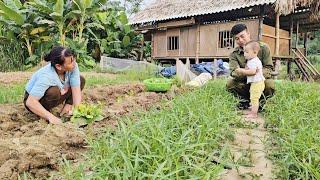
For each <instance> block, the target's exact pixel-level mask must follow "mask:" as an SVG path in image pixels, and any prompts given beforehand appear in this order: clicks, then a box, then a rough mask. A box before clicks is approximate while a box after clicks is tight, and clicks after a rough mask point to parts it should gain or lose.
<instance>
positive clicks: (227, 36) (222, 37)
mask: <svg viewBox="0 0 320 180" xmlns="http://www.w3.org/2000/svg"><path fill="white" fill-rule="evenodd" d="M219 48H234V38H233V37H232V35H231V32H230V31H220V32H219Z"/></svg>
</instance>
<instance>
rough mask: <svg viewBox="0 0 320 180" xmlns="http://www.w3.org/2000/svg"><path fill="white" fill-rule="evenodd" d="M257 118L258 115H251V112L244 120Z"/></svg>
mask: <svg viewBox="0 0 320 180" xmlns="http://www.w3.org/2000/svg"><path fill="white" fill-rule="evenodd" d="M257 117H258V114H256V113H252V112H250V113H249V114H247V115H246V118H257Z"/></svg>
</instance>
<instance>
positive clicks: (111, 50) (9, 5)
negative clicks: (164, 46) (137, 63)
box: [0, 0, 142, 67]
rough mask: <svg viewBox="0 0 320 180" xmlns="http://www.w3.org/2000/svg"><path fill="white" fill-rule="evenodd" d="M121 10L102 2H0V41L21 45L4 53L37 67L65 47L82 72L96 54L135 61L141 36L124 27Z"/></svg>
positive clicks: (46, 0) (128, 27) (104, 0)
mask: <svg viewBox="0 0 320 180" xmlns="http://www.w3.org/2000/svg"><path fill="white" fill-rule="evenodd" d="M124 10H125V9H124V8H123V7H121V6H120V5H119V3H116V2H113V1H110V2H109V1H108V0H29V1H27V2H25V3H21V2H20V1H19V0H1V1H0V27H1V30H0V39H1V40H6V42H17V43H18V44H23V49H24V51H23V50H20V51H19V52H17V51H11V52H7V53H9V54H10V53H18V55H17V56H21V55H20V54H21V53H22V52H23V53H24V57H27V59H26V60H25V61H24V64H25V65H35V64H37V63H38V62H39V61H40V60H41V57H42V56H43V54H44V53H46V52H47V51H48V50H49V49H51V47H52V46H54V45H64V46H69V47H70V48H71V49H72V50H73V51H74V52H75V53H76V54H77V58H78V62H79V64H80V65H81V66H86V67H92V66H94V65H95V62H94V58H95V59H96V60H99V59H100V55H101V54H106V55H108V56H112V57H125V58H136V56H138V53H140V52H141V50H140V48H142V45H141V43H140V42H141V39H142V36H140V35H137V34H135V32H134V31H133V29H132V28H131V26H130V25H128V19H127V15H126V13H125V11H124ZM2 42H3V41H2ZM9 45H10V43H8V44H5V45H4V44H3V43H2V44H1V45H0V48H1V47H7V46H9ZM14 46H16V45H14ZM10 49H11V48H9V50H10ZM0 53H2V52H0ZM7 53H2V54H4V55H6V54H7ZM0 61H2V62H5V61H6V59H2V58H1V59H0Z"/></svg>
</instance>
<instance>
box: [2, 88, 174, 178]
mask: <svg viewBox="0 0 320 180" xmlns="http://www.w3.org/2000/svg"><path fill="white" fill-rule="evenodd" d="M172 97H173V94H172V93H154V92H145V91H144V87H143V85H142V84H128V85H118V86H106V87H97V88H92V89H86V90H85V91H84V101H85V102H89V103H97V102H101V103H102V104H104V114H105V116H106V118H105V119H104V120H102V121H99V122H96V123H95V124H93V127H94V134H98V133H99V132H101V131H103V130H104V129H105V127H107V126H109V127H110V126H111V127H114V126H117V118H118V117H121V116H123V115H128V114H130V113H131V112H134V111H138V110H148V109H149V108H150V107H152V106H155V105H156V103H157V102H160V101H161V100H164V99H166V100H167V99H171V98H172ZM0 123H1V124H0V151H1V152H2V153H1V155H0V179H17V177H18V175H19V174H20V175H21V174H22V173H24V172H27V173H28V174H29V175H31V176H32V177H35V178H37V179H43V178H44V177H48V176H50V175H51V174H52V173H53V172H56V171H57V170H59V165H60V163H61V161H62V159H63V158H65V159H67V160H75V162H76V161H77V160H79V159H81V154H82V153H84V152H85V150H86V141H85V138H86V128H84V129H82V128H78V127H75V126H74V125H73V124H70V123H65V124H63V125H51V124H48V123H47V122H46V121H44V120H40V119H39V118H38V117H37V116H35V115H33V114H32V113H30V112H28V111H27V110H25V108H24V106H23V104H15V105H0Z"/></svg>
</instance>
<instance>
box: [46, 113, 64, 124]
mask: <svg viewBox="0 0 320 180" xmlns="http://www.w3.org/2000/svg"><path fill="white" fill-rule="evenodd" d="M47 119H48V121H49V122H50V123H51V124H61V123H62V121H61V119H59V118H57V117H56V116H54V115H52V116H51V117H48V118H47Z"/></svg>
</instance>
